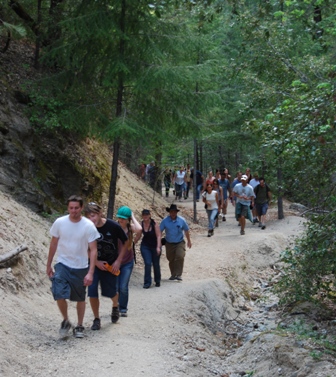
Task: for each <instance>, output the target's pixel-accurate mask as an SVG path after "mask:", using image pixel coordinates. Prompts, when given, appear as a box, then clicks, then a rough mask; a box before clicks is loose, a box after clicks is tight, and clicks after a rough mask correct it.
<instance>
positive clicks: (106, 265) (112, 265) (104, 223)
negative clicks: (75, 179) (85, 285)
mask: <svg viewBox="0 0 336 377" xmlns="http://www.w3.org/2000/svg"><path fill="white" fill-rule="evenodd" d="M85 215H86V216H87V217H88V218H89V219H90V220H91V221H92V222H93V224H94V225H95V226H96V228H97V230H98V232H99V234H100V237H99V239H98V256H97V261H96V266H95V269H94V275H93V283H92V284H91V285H90V287H89V289H88V296H89V298H90V305H91V309H92V312H93V315H94V320H93V324H92V326H91V330H100V327H101V323H100V316H99V294H98V286H99V285H100V288H101V295H102V296H104V297H108V298H110V299H111V300H112V312H111V322H112V323H116V322H118V320H119V317H120V314H119V305H118V300H119V295H118V277H117V275H118V274H119V272H120V264H121V261H122V259H123V257H124V254H125V252H126V241H127V240H128V239H127V236H126V235H125V232H124V231H123V230H122V228H121V226H120V225H119V224H118V223H117V222H116V221H113V220H111V219H106V218H105V217H103V213H102V208H101V206H100V205H98V204H97V203H94V202H91V203H88V204H87V205H86V207H85ZM119 241H120V242H121V245H123V246H122V247H120V250H119V247H118V243H119ZM110 270H111V271H110Z"/></svg>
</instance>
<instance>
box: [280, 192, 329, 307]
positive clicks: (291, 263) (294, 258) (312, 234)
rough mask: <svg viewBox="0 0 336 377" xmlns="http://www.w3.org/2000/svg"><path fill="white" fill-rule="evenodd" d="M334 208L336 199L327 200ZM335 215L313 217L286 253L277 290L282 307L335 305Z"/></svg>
mask: <svg viewBox="0 0 336 377" xmlns="http://www.w3.org/2000/svg"><path fill="white" fill-rule="evenodd" d="M328 201H329V202H330V205H333V206H334V205H335V203H336V197H335V196H332V197H330V198H329V199H328ZM335 224H336V212H334V211H332V212H330V213H328V214H325V215H320V216H315V217H314V218H313V219H312V221H310V222H308V223H307V225H306V231H305V234H304V236H303V237H302V238H300V239H297V240H296V242H295V245H294V247H291V248H288V249H286V251H285V252H284V253H283V254H282V257H281V260H282V262H284V263H285V264H286V268H285V275H284V276H283V277H282V279H281V281H280V283H279V286H278V288H277V291H278V293H279V294H280V297H281V301H282V303H290V302H297V301H311V302H315V303H316V302H324V301H326V300H327V301H328V300H330V301H332V302H333V303H335V302H336V286H335V272H336V239H335V237H334V235H335V234H336V225H335Z"/></svg>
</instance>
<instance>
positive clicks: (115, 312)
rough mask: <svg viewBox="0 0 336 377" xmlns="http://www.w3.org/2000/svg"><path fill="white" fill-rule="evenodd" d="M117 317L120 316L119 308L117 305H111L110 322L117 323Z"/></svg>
mask: <svg viewBox="0 0 336 377" xmlns="http://www.w3.org/2000/svg"><path fill="white" fill-rule="evenodd" d="M119 317H120V313H119V308H118V307H117V306H116V307H113V308H112V314H111V322H112V323H117V322H118V319H119Z"/></svg>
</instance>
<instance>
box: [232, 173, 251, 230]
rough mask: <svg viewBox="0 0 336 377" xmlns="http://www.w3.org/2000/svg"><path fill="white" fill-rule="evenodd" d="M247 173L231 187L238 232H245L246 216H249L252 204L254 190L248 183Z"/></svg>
mask: <svg viewBox="0 0 336 377" xmlns="http://www.w3.org/2000/svg"><path fill="white" fill-rule="evenodd" d="M247 181H248V177H247V175H243V176H242V177H241V183H238V184H237V185H235V187H234V188H233V195H234V196H235V197H236V198H237V203H236V218H237V220H238V221H239V224H240V228H241V229H240V234H241V235H244V234H245V224H246V220H245V219H246V218H248V217H249V216H248V215H249V207H250V204H252V206H253V205H254V192H253V188H252V186H250V185H249V184H248V183H247Z"/></svg>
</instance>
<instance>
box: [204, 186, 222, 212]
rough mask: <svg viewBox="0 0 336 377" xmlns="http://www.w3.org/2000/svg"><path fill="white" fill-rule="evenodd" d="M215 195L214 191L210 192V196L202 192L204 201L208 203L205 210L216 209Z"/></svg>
mask: <svg viewBox="0 0 336 377" xmlns="http://www.w3.org/2000/svg"><path fill="white" fill-rule="evenodd" d="M216 194H217V191H216V190H212V191H211V193H210V194H209V193H208V192H207V191H204V192H203V194H202V196H203V197H204V198H205V200H206V201H208V202H210V204H208V208H207V209H209V210H211V209H218V205H217V201H216ZM218 199H219V198H218Z"/></svg>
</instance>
